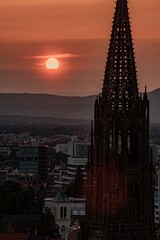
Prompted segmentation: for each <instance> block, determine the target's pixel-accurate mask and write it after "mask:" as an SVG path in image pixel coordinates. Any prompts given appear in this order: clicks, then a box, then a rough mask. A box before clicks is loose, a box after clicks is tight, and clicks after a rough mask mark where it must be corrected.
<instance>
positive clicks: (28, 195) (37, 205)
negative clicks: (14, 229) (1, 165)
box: [0, 180, 43, 218]
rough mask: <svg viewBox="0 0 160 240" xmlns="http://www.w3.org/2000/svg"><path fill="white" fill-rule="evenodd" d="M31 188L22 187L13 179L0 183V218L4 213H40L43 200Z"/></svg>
mask: <svg viewBox="0 0 160 240" xmlns="http://www.w3.org/2000/svg"><path fill="white" fill-rule="evenodd" d="M35 195H36V194H35V193H34V192H33V189H32V188H28V189H22V187H21V185H20V184H19V183H18V182H17V181H14V180H6V181H3V182H2V183H1V184H0V218H1V217H2V216H3V215H4V214H42V212H43V200H42V199H39V198H38V197H37V198H36V197H35Z"/></svg>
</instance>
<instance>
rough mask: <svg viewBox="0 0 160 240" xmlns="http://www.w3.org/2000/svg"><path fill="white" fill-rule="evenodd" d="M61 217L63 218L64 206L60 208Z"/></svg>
mask: <svg viewBox="0 0 160 240" xmlns="http://www.w3.org/2000/svg"><path fill="white" fill-rule="evenodd" d="M60 218H63V207H61V209H60Z"/></svg>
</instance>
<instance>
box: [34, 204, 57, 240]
mask: <svg viewBox="0 0 160 240" xmlns="http://www.w3.org/2000/svg"><path fill="white" fill-rule="evenodd" d="M37 235H38V236H48V237H49V238H60V234H59V226H58V225H57V224H56V223H55V217H54V216H53V214H52V212H51V210H50V208H47V207H46V208H45V209H44V213H43V215H42V218H41V221H40V223H39V225H38V227H37Z"/></svg>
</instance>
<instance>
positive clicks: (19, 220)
mask: <svg viewBox="0 0 160 240" xmlns="http://www.w3.org/2000/svg"><path fill="white" fill-rule="evenodd" d="M40 220H41V215H5V216H4V217H3V218H2V220H1V221H0V232H1V233H6V232H8V229H9V228H13V231H14V233H27V232H34V231H35V229H36V227H37V224H38V223H39V222H40Z"/></svg>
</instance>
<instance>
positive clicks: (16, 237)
mask: <svg viewBox="0 0 160 240" xmlns="http://www.w3.org/2000/svg"><path fill="white" fill-rule="evenodd" d="M28 236H29V234H28V233H0V239H3V240H28Z"/></svg>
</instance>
